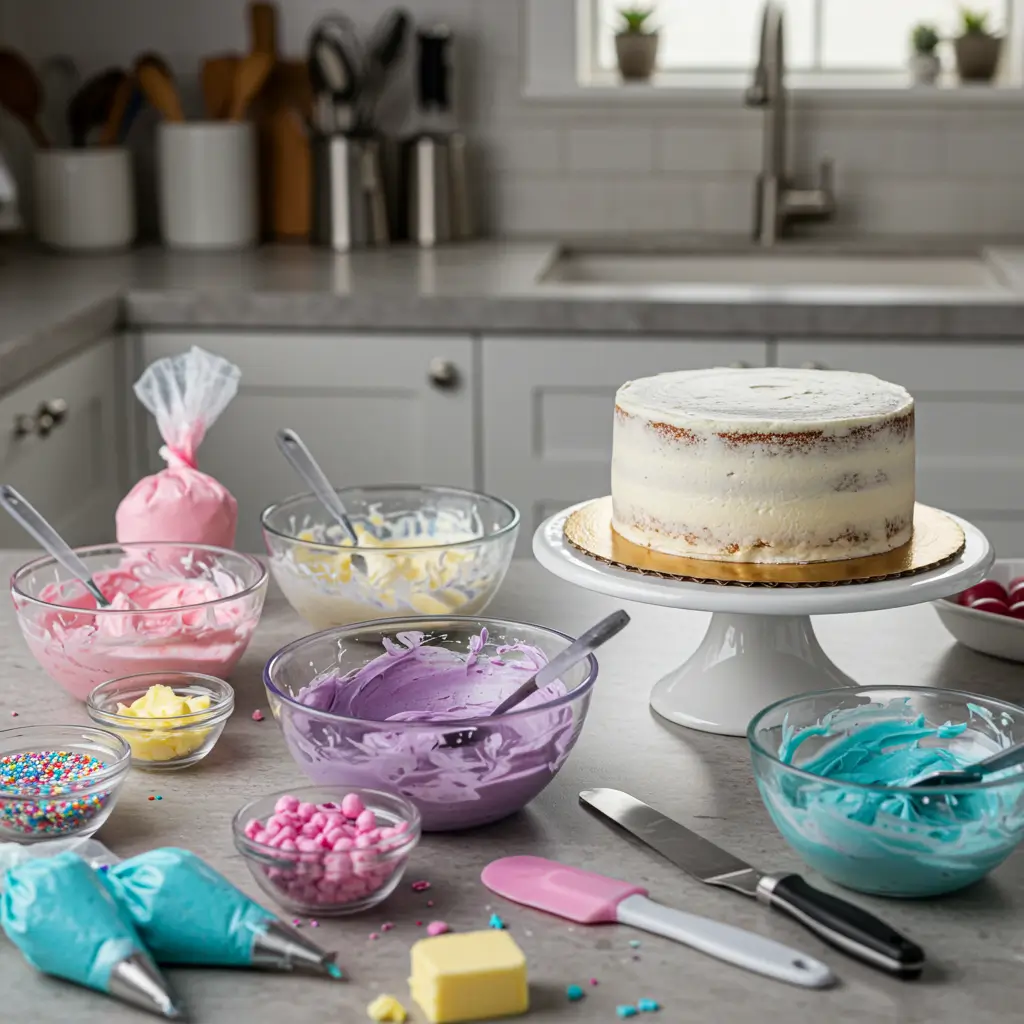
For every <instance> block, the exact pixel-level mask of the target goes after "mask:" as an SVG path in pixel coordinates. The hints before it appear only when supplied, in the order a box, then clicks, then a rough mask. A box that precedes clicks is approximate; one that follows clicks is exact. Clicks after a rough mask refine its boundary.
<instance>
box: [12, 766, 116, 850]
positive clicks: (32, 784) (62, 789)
mask: <svg viewBox="0 0 1024 1024" xmlns="http://www.w3.org/2000/svg"><path fill="white" fill-rule="evenodd" d="M105 767H106V764H105V762H103V761H101V760H99V758H96V757H93V756H92V755H90V754H78V753H74V752H72V751H69V750H32V751H24V752H22V753H18V754H5V755H4V756H3V757H2V758H0V785H2V786H4V787H13V788H21V787H24V788H25V789H26V790H28V791H30V792H33V795H32V796H31V797H28V798H26V799H22V800H8V801H6V802H5V803H4V805H3V807H2V808H0V824H2V825H3V826H4V827H5V828H8V829H11V830H12V831H14V832H18V833H20V834H22V835H31V836H60V835H64V834H65V833H67V832H71V831H74V830H76V829H78V828H80V827H81V826H82V825H84V824H86V823H87V822H89V821H91V820H92V819H93V818H95V817H96V815H97V814H99V813H100V812H101V811H102V810H103V809H104V807H106V804H107V800H108V798H109V796H110V794H109V793H94V794H92V795H84V793H83V791H84V790H88V789H89V788H91V787H92V786H93V784H94V783H93V782H92V781H91V780H90V778H89V776H91V775H95V774H96V773H97V772H100V771H102V770H103V769H104V768H105Z"/></svg>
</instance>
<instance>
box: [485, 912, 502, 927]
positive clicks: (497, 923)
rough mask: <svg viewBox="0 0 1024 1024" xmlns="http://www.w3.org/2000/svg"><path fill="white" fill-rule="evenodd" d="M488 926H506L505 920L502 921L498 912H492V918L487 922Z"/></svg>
mask: <svg viewBox="0 0 1024 1024" xmlns="http://www.w3.org/2000/svg"><path fill="white" fill-rule="evenodd" d="M487 927H488V928H504V927H505V922H504V921H502V919H501V918H500V917H498V915H497V914H491V919H490V920H489V921H488V922H487Z"/></svg>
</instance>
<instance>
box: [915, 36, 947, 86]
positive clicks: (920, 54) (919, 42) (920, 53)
mask: <svg viewBox="0 0 1024 1024" xmlns="http://www.w3.org/2000/svg"><path fill="white" fill-rule="evenodd" d="M910 45H911V54H910V76H911V79H912V80H913V83H914V85H934V84H935V83H936V81H938V78H939V74H940V72H941V71H942V61H941V60H939V55H938V54H937V53H936V52H935V50H936V48H937V47H938V45H939V33H938V32H937V31H936V29H935V26H934V25H929V24H928V23H927V22H921V23H920V24H919V25H915V26H914V31H913V32H912V33H911V34H910Z"/></svg>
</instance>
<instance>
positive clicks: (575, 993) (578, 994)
mask: <svg viewBox="0 0 1024 1024" xmlns="http://www.w3.org/2000/svg"><path fill="white" fill-rule="evenodd" d="M565 998H566V999H568V1000H569V1002H570V1003H578V1002H579V1001H580V1000H581V999H582V998H583V989H581V988H580V987H579V985H568V986H567V987H566V989H565Z"/></svg>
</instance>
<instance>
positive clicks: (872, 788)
mask: <svg viewBox="0 0 1024 1024" xmlns="http://www.w3.org/2000/svg"><path fill="white" fill-rule="evenodd" d="M879 690H881V691H883V692H890V693H893V694H897V693H901V694H908V693H909V694H910V695H911V696H917V695H921V696H932V697H941V698H948V697H953V698H964V700H965V703H966V702H968V701H969V702H971V703H977V702H978V701H981V702H982V703H988V704H998V705H1000V706H1001V710H1005V711H1007V712H1013V713H1014V714H1016V715H1017V716H1018V717H1020V718H1021V720H1022V721H1024V707H1021V706H1020V705H1018V704H1011V703H1010V702H1009V701H1005V700H999V699H998V698H996V697H987V696H986V695H985V694H983V693H972V692H971V691H970V690H951V689H946V688H945V687H941V686H896V685H895V684H888V685H884V686H853V687H845V686H844V687H840V688H839V689H831V690H811V691H809V692H808V693H801V694H797V695H796V696H795V697H784V698H783V699H782V700H777V701H774V702H773V703H771V704H769V705H768V706H767V707H764V708H762V709H761V710H760V711H758V713H757V714H756V715H754V717H753V718H751V720H750V722H749V724H748V725H747V744H748V745H749V747H750V749H751V750H752V751H754V753H756V754H760V755H761V756H762V757H765V758H767V759H768V760H769V761H771V762H772V763H773V764H776V765H778V766H779V767H780V768H783V769H785V770H786V771H787V772H790V773H792V774H793V775H798V776H801V777H802V778H805V779H811V780H814V781H815V782H823V783H826V784H830V785H833V786H841V787H842V788H843V789H853V790H857V791H859V792H866V793H879V794H888V795H892V794H894V793H897V794H900V795H904V794H906V795H914V796H925V795H928V794H933V795H939V794H943V793H962V792H967V793H977V792H980V791H981V790H986V789H998V788H999V787H1000V786H1009V785H1015V786H1024V769H1022V770H1021V771H1020V772H1017V773H1016V774H1015V775H1010V776H1007V777H1006V778H1003V779H989V780H988V781H985V780H982V781H981V782H964V783H961V784H960V785H959V786H955V785H954V786H932V787H929V788H928V789H923V788H919V787H915V786H883V785H879V784H877V783H869V782H847V781H842V780H838V779H830V778H828V776H825V775H815V774H814V772H808V771H805V770H804V769H803V768H798V767H797V766H796V765H793V764H787V763H786V762H785V761H781V760H779V757H778V754H777V753H773V752H772V751H770V750H767V749H766V748H765V747H764V746H763V744H761V743H760V742H759V741H758V740H757V739H755V732H756V729H757V726H758V725H759V724H760V722H761V720H762V719H764V718H765V717H766V716H767V715H768V713H769V712H771V711H775V710H777V709H778V708H781V707H783V706H784V705H786V704H792V703H796V702H797V701H801V700H807V699H809V698H812V697H825V696H829V695H831V696H833V697H839V696H843V695H846V696H849V695H852V694H868V693H876V692H877V691H879Z"/></svg>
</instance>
